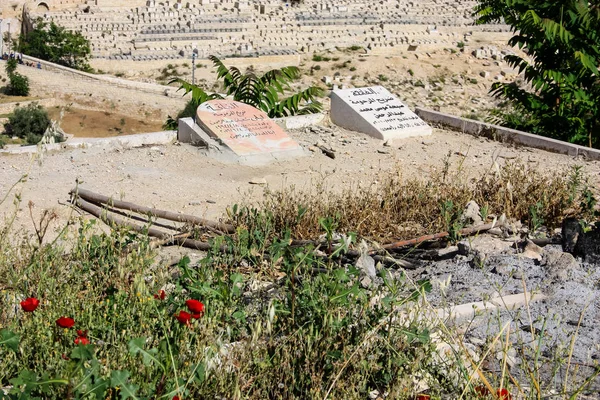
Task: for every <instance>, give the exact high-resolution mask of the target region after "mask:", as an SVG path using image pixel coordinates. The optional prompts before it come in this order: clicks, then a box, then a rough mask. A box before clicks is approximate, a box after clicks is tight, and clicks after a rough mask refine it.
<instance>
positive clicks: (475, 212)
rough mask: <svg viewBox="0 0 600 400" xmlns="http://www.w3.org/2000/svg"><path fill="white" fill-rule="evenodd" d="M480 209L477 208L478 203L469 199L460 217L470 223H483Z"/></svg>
mask: <svg viewBox="0 0 600 400" xmlns="http://www.w3.org/2000/svg"><path fill="white" fill-rule="evenodd" d="M480 214H481V211H480V209H479V204H477V203H476V202H475V201H474V200H471V201H469V202H468V203H467V207H466V208H465V211H463V215H462V218H463V220H464V221H465V222H471V224H472V225H480V224H482V223H483V219H482V218H481V215H480Z"/></svg>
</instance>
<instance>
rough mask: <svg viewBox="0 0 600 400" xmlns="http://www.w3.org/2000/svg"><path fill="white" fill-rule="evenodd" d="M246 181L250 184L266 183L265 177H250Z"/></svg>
mask: <svg viewBox="0 0 600 400" xmlns="http://www.w3.org/2000/svg"><path fill="white" fill-rule="evenodd" d="M248 183H249V184H251V185H266V184H267V180H266V179H265V178H252V179H250V181H249V182H248Z"/></svg>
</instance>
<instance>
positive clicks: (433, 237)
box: [383, 222, 500, 250]
mask: <svg viewBox="0 0 600 400" xmlns="http://www.w3.org/2000/svg"><path fill="white" fill-rule="evenodd" d="M498 226H500V224H499V223H498V222H492V223H491V224H485V225H478V226H474V227H472V228H465V229H461V230H460V231H458V234H459V235H461V236H470V235H476V234H478V233H481V232H486V231H489V230H490V229H493V228H496V227H498ZM448 236H450V232H440V233H436V234H434V235H425V236H421V237H418V238H416V239H409V240H401V241H399V242H394V243H390V244H386V245H385V246H383V249H385V250H394V249H398V248H400V247H406V246H416V245H418V244H421V243H423V242H427V241H430V240H438V239H443V238H445V237H448Z"/></svg>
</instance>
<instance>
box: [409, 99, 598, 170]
mask: <svg viewBox="0 0 600 400" xmlns="http://www.w3.org/2000/svg"><path fill="white" fill-rule="evenodd" d="M415 112H416V114H417V115H418V116H419V117H421V118H422V119H423V120H424V121H426V122H428V123H431V124H440V125H443V126H446V127H450V128H453V129H457V130H459V131H461V132H464V133H469V134H471V135H475V136H486V137H490V138H492V139H494V140H498V141H503V142H511V143H516V144H521V145H524V146H528V147H534V148H536V149H542V150H547V151H552V152H555V153H561V154H568V155H570V156H573V157H577V156H583V157H585V158H587V159H590V160H600V150H597V149H591V148H589V147H584V146H579V145H576V144H572V143H568V142H563V141H561V140H556V139H552V138H548V137H544V136H539V135H534V134H532V133H527V132H522V131H518V130H515V129H509V128H505V127H503V126H498V125H492V124H488V123H485V122H480V121H476V120H473V119H467V118H461V117H456V116H454V115H449V114H444V113H441V112H437V111H432V110H426V109H423V108H418V107H417V109H416V110H415Z"/></svg>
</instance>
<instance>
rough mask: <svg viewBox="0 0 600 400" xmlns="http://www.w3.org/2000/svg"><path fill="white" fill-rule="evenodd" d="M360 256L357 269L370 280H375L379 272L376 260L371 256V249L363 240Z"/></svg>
mask: <svg viewBox="0 0 600 400" xmlns="http://www.w3.org/2000/svg"><path fill="white" fill-rule="evenodd" d="M359 248H360V256H359V257H358V260H356V268H358V269H359V270H361V272H362V273H363V274H364V275H366V276H368V277H369V278H375V277H376V276H377V270H376V269H375V259H373V257H371V256H370V255H369V248H368V246H367V244H366V243H365V241H364V240H363V241H362V242H361V244H360V246H359Z"/></svg>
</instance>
